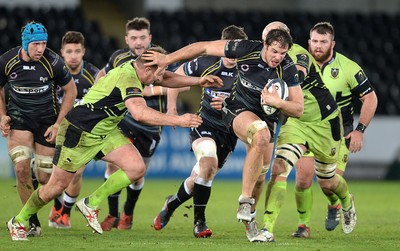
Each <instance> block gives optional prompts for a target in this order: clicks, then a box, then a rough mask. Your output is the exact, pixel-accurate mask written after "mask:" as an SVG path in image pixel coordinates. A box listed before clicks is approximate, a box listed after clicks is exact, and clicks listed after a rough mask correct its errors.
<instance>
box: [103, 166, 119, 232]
mask: <svg viewBox="0 0 400 251" xmlns="http://www.w3.org/2000/svg"><path fill="white" fill-rule="evenodd" d="M118 169H119V167H118V166H116V165H114V164H112V163H109V162H106V171H105V173H104V182H107V180H108V178H109V177H110V176H111V175H112V174H113V173H115V172H116V171H117V170H118ZM120 195H121V190H119V191H117V192H115V193H114V194H111V195H110V196H108V197H107V201H108V215H107V216H106V218H104V220H103V221H102V222H101V228H102V229H103V230H104V231H110V230H111V229H112V228H113V227H115V228H116V227H117V226H118V222H119V215H120V214H119V198H120Z"/></svg>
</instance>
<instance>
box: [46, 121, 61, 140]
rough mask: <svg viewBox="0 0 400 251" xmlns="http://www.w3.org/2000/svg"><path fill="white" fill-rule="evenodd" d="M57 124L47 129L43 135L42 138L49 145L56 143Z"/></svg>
mask: <svg viewBox="0 0 400 251" xmlns="http://www.w3.org/2000/svg"><path fill="white" fill-rule="evenodd" d="M58 127H59V124H57V123H56V124H54V125H52V126H50V127H49V128H47V130H46V132H45V133H44V138H45V139H46V141H47V142H49V143H54V142H55V141H56V136H57V132H58Z"/></svg>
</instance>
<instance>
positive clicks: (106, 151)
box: [77, 128, 146, 233]
mask: <svg viewBox="0 0 400 251" xmlns="http://www.w3.org/2000/svg"><path fill="white" fill-rule="evenodd" d="M99 144H100V146H96V149H97V148H98V147H101V149H100V153H101V154H102V156H103V157H102V158H101V159H103V160H104V161H107V162H110V163H113V164H115V165H117V166H118V167H120V169H119V170H118V171H116V172H115V173H114V174H112V175H111V176H110V177H109V178H108V179H107V181H106V182H104V183H103V184H102V185H101V186H100V187H99V188H98V189H97V190H96V191H94V192H93V193H92V194H91V195H89V196H88V197H86V198H84V199H82V200H79V201H78V202H77V207H78V208H79V210H80V211H81V212H82V214H84V215H85V217H86V219H87V221H88V223H89V225H90V227H92V229H93V230H95V231H96V232H98V233H102V232H103V230H102V228H101V226H100V224H99V222H98V220H97V214H98V213H97V208H98V207H99V205H100V203H101V202H102V201H103V200H104V199H106V198H107V197H108V196H110V195H111V194H114V193H115V192H117V191H119V190H121V189H122V188H125V187H127V186H128V185H129V184H131V183H133V182H134V181H136V180H138V179H140V178H142V177H143V176H144V175H145V172H146V166H145V164H144V162H143V159H142V157H141V156H140V154H139V152H138V151H137V149H136V148H135V147H134V146H133V145H132V144H131V143H130V142H129V140H128V139H127V138H126V137H125V136H124V135H122V134H121V132H120V131H119V130H118V129H117V128H116V129H115V130H113V131H112V132H110V133H109V134H108V135H107V136H106V138H103V139H102V140H101V142H99ZM97 156H98V157H100V154H97ZM88 215H90V217H89V216H88Z"/></svg>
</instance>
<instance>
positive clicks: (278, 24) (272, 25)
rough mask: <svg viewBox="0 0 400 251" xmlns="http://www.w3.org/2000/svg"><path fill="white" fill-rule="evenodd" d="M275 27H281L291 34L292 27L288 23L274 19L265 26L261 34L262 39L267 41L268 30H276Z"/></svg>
mask: <svg viewBox="0 0 400 251" xmlns="http://www.w3.org/2000/svg"><path fill="white" fill-rule="evenodd" d="M275 29H281V30H284V31H286V32H287V33H289V34H290V29H289V27H288V26H287V25H286V24H284V23H282V22H280V21H274V22H271V23H269V24H267V25H266V26H265V28H264V30H263V32H262V34H261V40H262V41H265V38H266V37H267V34H268V32H269V31H270V30H275Z"/></svg>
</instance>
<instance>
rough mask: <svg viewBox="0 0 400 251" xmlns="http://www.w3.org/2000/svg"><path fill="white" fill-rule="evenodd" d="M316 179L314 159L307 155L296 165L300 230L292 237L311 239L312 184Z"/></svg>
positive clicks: (296, 191)
mask: <svg viewBox="0 0 400 251" xmlns="http://www.w3.org/2000/svg"><path fill="white" fill-rule="evenodd" d="M313 178H314V158H313V155H312V154H310V156H309V155H308V153H306V154H305V155H304V156H303V157H301V158H300V159H299V161H297V163H296V186H295V198H296V206H297V212H298V216H299V221H298V228H297V230H296V231H295V232H294V233H292V237H300V238H309V237H310V220H311V209H312V205H313V194H312V188H311V186H312V182H313Z"/></svg>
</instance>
